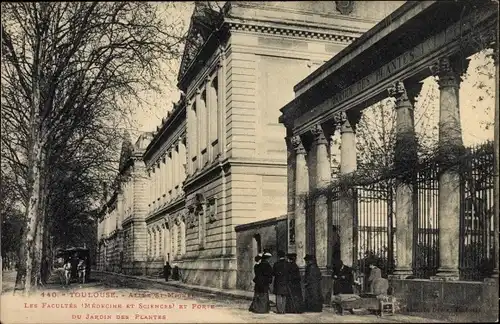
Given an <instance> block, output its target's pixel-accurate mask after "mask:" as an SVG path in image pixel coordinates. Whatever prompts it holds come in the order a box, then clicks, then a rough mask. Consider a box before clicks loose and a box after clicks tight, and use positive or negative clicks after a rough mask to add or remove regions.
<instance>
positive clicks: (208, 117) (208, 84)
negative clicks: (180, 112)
mask: <svg viewBox="0 0 500 324" xmlns="http://www.w3.org/2000/svg"><path fill="white" fill-rule="evenodd" d="M212 96H213V93H212V78H211V77H207V78H206V79H205V109H206V114H205V135H204V136H205V138H204V140H205V146H206V148H207V153H206V156H207V158H206V159H207V160H208V161H209V163H210V162H211V161H212V143H211V134H212V132H211V128H212V127H213V126H215V127H217V125H213V126H212V123H211V121H212V114H213V111H212V109H213V108H214V107H213V106H212Z"/></svg>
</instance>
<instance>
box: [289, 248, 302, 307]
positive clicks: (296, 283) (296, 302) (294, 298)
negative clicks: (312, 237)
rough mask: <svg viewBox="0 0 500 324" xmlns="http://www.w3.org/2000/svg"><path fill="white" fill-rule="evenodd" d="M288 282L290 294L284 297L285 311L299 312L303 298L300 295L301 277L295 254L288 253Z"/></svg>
mask: <svg viewBox="0 0 500 324" xmlns="http://www.w3.org/2000/svg"><path fill="white" fill-rule="evenodd" d="M287 257H288V263H289V269H288V270H289V271H288V282H289V285H288V286H289V287H290V296H289V297H288V298H287V299H286V307H285V311H286V312H287V313H296V314H300V313H302V312H303V308H304V298H303V297H302V285H301V282H302V280H301V279H302V278H301V276H300V270H299V266H298V265H297V263H296V260H297V254H296V253H288V254H287Z"/></svg>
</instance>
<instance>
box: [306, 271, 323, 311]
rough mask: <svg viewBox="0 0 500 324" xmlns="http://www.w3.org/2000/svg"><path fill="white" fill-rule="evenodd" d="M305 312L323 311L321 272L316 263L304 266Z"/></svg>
mask: <svg viewBox="0 0 500 324" xmlns="http://www.w3.org/2000/svg"><path fill="white" fill-rule="evenodd" d="M304 286H305V296H304V300H305V308H306V309H305V310H306V311H309V312H321V311H323V293H322V291H321V271H320V270H319V268H318V266H317V265H316V263H311V264H308V265H307V266H306V273H305V276H304Z"/></svg>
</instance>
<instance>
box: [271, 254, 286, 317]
mask: <svg viewBox="0 0 500 324" xmlns="http://www.w3.org/2000/svg"><path fill="white" fill-rule="evenodd" d="M285 255H286V254H285V252H283V251H278V261H276V263H274V265H273V275H274V287H273V288H274V294H275V295H276V313H278V314H285V306H286V299H287V297H288V296H289V295H290V292H289V289H290V288H289V287H288V271H289V264H288V262H286V260H285Z"/></svg>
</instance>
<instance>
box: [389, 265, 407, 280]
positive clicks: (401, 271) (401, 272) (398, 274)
mask: <svg viewBox="0 0 500 324" xmlns="http://www.w3.org/2000/svg"><path fill="white" fill-rule="evenodd" d="M412 276H413V270H412V269H411V268H397V269H395V270H394V273H393V274H392V275H389V276H388V277H389V278H390V279H408V277H412Z"/></svg>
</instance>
